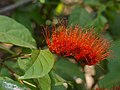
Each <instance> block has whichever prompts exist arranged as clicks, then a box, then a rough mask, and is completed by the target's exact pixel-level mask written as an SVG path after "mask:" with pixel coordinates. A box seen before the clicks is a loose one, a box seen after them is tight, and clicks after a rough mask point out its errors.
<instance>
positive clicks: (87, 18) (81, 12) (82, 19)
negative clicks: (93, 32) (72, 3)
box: [68, 7, 92, 27]
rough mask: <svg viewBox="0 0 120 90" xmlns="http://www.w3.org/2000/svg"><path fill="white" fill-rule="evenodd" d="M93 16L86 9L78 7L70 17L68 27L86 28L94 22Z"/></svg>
mask: <svg viewBox="0 0 120 90" xmlns="http://www.w3.org/2000/svg"><path fill="white" fill-rule="evenodd" d="M91 16H92V15H91V14H90V13H88V12H87V11H86V10H85V9H84V8H81V7H76V8H74V9H73V11H72V13H71V15H70V17H69V22H68V25H71V26H74V25H80V26H82V27H85V26H87V25H88V24H89V22H91V21H92V17H91Z"/></svg>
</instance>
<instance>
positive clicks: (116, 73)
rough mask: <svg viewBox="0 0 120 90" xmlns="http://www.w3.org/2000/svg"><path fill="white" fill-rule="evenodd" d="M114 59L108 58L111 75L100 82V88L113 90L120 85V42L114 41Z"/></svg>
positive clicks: (107, 75)
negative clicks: (112, 88)
mask: <svg viewBox="0 0 120 90" xmlns="http://www.w3.org/2000/svg"><path fill="white" fill-rule="evenodd" d="M111 49H112V50H113V53H112V55H113V56H114V57H113V58H108V60H109V63H108V69H109V73H108V74H106V75H105V77H104V78H103V79H101V80H100V81H99V85H100V87H105V88H111V87H113V86H116V85H120V55H119V54H120V40H118V41H114V42H113V45H112V47H111Z"/></svg>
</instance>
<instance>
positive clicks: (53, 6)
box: [0, 0, 120, 90]
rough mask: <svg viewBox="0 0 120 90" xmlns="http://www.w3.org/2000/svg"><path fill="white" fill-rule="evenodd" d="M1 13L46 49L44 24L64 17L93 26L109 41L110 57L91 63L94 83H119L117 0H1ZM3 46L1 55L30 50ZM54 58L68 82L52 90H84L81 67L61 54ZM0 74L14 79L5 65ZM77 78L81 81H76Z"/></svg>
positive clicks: (119, 3) (104, 85)
mask: <svg viewBox="0 0 120 90" xmlns="http://www.w3.org/2000/svg"><path fill="white" fill-rule="evenodd" d="M0 14H1V15H5V16H9V17H11V18H13V19H15V20H16V21H17V22H19V23H21V24H23V25H24V26H25V27H26V28H27V29H28V30H29V31H30V32H31V34H32V36H33V37H34V38H35V40H36V42H37V47H38V48H42V49H43V48H46V43H45V38H44V36H43V34H42V33H44V30H43V26H50V27H51V26H52V25H59V21H60V20H63V21H65V22H67V26H74V25H79V26H80V27H83V28H89V27H94V30H95V32H96V33H98V34H100V35H101V34H104V36H105V38H107V39H109V40H110V41H112V44H111V50H112V55H111V58H107V59H106V60H104V61H102V62H101V63H100V64H99V65H96V66H94V68H95V75H93V76H92V77H93V78H94V80H95V82H94V84H95V85H96V84H98V85H99V86H100V88H112V87H114V86H120V0H0ZM0 22H2V21H0ZM2 46H3V47H7V46H6V45H4V44H1V45H0V57H1V58H4V57H7V56H9V54H8V53H9V52H11V50H12V51H14V52H16V53H19V52H20V51H21V50H22V51H23V52H24V53H29V52H30V51H29V49H26V48H20V47H16V46H9V45H8V47H9V49H10V50H9V49H6V48H3V47H2ZM11 53H12V52H11ZM57 59H60V60H58V61H57V62H56V63H55V68H54V70H55V72H56V73H57V74H58V75H59V76H61V77H62V78H63V79H64V80H67V81H68V84H67V86H66V87H65V85H64V86H63V85H62V84H60V85H57V86H55V85H53V86H52V90H86V89H85V87H86V85H85V83H86V79H85V72H84V71H81V69H82V67H80V65H76V64H74V63H73V62H71V61H70V62H69V61H67V60H65V58H62V57H58V58H57ZM7 64H8V65H9V66H10V67H11V68H12V69H13V70H15V71H16V72H18V73H20V72H21V71H20V70H19V69H18V67H17V65H16V63H15V62H11V61H8V62H7ZM70 67H72V68H70ZM20 74H21V73H20ZM0 75H2V76H8V77H10V78H13V77H11V76H10V75H9V73H8V71H7V70H6V69H5V68H1V73H0ZM79 78H80V79H82V81H83V82H82V83H77V82H76V79H79ZM100 78H102V79H100ZM58 81H59V80H58ZM69 82H70V83H69ZM0 83H1V82H0ZM93 87H94V85H93ZM6 90H7V89H6ZM8 90H11V89H8ZM25 90H27V89H25ZM32 90H34V89H32ZM35 90H36V89H35Z"/></svg>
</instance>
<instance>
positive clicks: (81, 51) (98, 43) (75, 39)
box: [46, 25, 110, 65]
mask: <svg viewBox="0 0 120 90" xmlns="http://www.w3.org/2000/svg"><path fill="white" fill-rule="evenodd" d="M46 43H47V45H48V47H49V49H50V51H51V52H54V53H55V54H57V55H62V56H65V57H73V58H75V59H76V61H77V62H79V61H81V62H83V63H84V64H85V65H95V64H96V63H98V62H100V61H102V60H104V59H106V58H107V57H108V56H109V55H110V51H109V47H110V43H109V41H108V40H106V39H104V38H101V37H99V36H97V35H96V34H94V32H93V30H86V31H85V30H82V29H81V28H79V27H78V26H75V27H74V28H72V27H70V28H66V27H65V26H64V25H63V26H59V27H58V28H56V27H53V31H52V35H51V37H50V32H49V31H47V33H46Z"/></svg>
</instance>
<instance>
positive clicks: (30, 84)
mask: <svg viewBox="0 0 120 90" xmlns="http://www.w3.org/2000/svg"><path fill="white" fill-rule="evenodd" d="M4 67H6V68H7V69H8V71H9V73H10V74H11V75H12V76H14V77H15V78H16V79H17V80H18V81H19V82H20V83H21V84H23V83H25V84H27V85H29V86H32V87H34V88H36V86H35V85H34V84H32V83H30V82H27V81H25V80H19V79H18V77H20V76H19V75H17V74H16V73H15V72H14V71H13V70H12V69H11V68H9V67H8V66H7V65H6V64H4Z"/></svg>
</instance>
